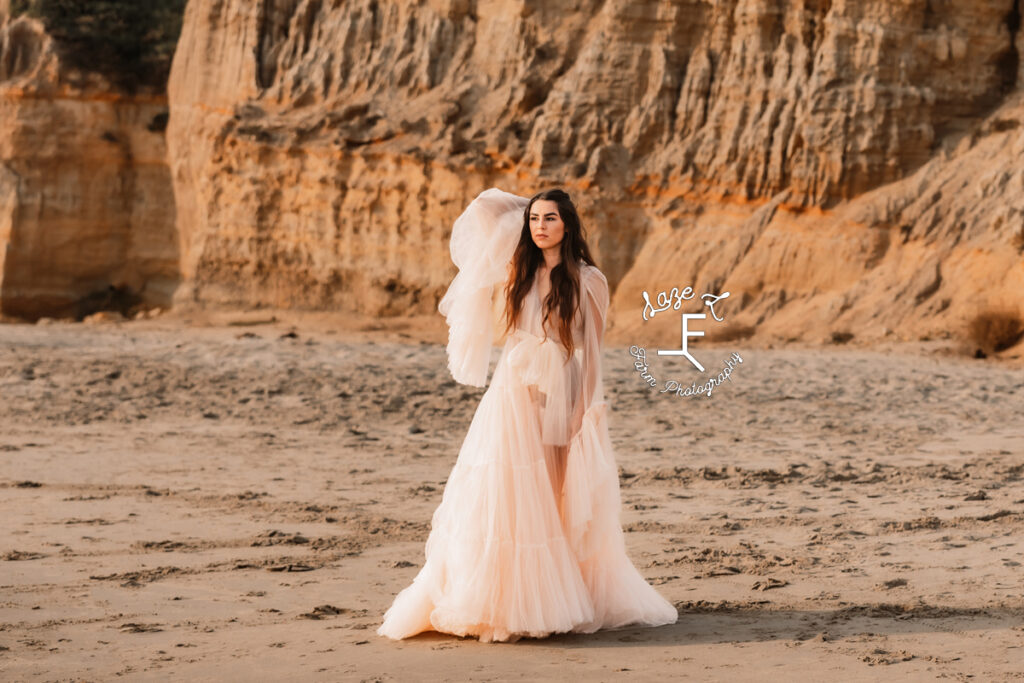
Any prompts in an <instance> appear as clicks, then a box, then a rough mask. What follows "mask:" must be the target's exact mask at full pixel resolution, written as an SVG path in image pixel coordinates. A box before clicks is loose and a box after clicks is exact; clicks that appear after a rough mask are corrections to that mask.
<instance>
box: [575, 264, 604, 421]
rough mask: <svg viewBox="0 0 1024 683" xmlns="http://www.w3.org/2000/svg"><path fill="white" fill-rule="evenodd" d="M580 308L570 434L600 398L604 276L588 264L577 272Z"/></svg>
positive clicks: (602, 398) (601, 394)
mask: <svg viewBox="0 0 1024 683" xmlns="http://www.w3.org/2000/svg"><path fill="white" fill-rule="evenodd" d="M581 280H582V282H581V285H582V292H581V293H580V298H581V304H580V308H581V311H582V315H583V348H582V349H581V359H580V370H581V373H580V374H581V380H582V381H581V385H582V389H581V394H580V396H579V397H578V398H577V400H576V404H575V409H574V412H573V418H572V421H571V423H570V424H571V425H572V431H571V433H572V434H576V433H577V432H579V430H580V426H581V425H582V422H583V416H584V415H585V414H586V412H587V411H588V410H590V408H591V406H593V405H595V404H598V403H602V402H603V401H604V390H603V386H602V381H601V349H602V347H603V346H604V328H605V319H606V317H607V315H608V303H609V293H608V280H607V279H606V278H605V276H604V273H602V272H601V271H600V270H598V269H597V268H595V267H594V266H591V265H586V266H584V267H583V270H582V273H581Z"/></svg>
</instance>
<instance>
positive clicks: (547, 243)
mask: <svg viewBox="0 0 1024 683" xmlns="http://www.w3.org/2000/svg"><path fill="white" fill-rule="evenodd" d="M530 235H531V236H532V237H533V243H534V244H536V245H537V246H538V247H540V248H541V249H550V248H552V247H557V246H558V245H559V244H561V243H562V237H564V236H565V224H564V223H563V222H562V217H561V216H560V215H558V204H556V203H555V202H553V201H551V200H550V199H538V200H537V201H535V202H534V203H533V206H531V207H530Z"/></svg>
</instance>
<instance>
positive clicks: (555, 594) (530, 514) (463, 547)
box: [377, 345, 677, 642]
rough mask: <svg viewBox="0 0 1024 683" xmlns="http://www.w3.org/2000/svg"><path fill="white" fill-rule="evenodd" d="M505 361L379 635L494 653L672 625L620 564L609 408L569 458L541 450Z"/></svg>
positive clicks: (529, 396) (576, 441) (669, 611)
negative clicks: (494, 647) (461, 639)
mask: <svg viewBox="0 0 1024 683" xmlns="http://www.w3.org/2000/svg"><path fill="white" fill-rule="evenodd" d="M510 349H514V345H506V347H505V349H504V350H503V351H502V354H501V359H500V360H499V363H498V367H497V369H496V370H495V375H494V378H493V380H492V382H491V385H490V386H489V387H488V389H487V391H486V392H485V393H484V395H483V398H482V399H481V401H480V405H479V406H478V407H477V410H476V413H475V414H474V416H473V419H472V422H471V423H470V426H469V431H468V432H467V434H466V437H465V440H464V441H463V444H462V447H461V449H460V451H459V456H458V459H457V460H456V463H455V466H454V468H453V469H452V471H451V474H450V475H449V477H448V481H447V483H446V485H445V489H444V493H443V495H442V499H441V503H440V505H438V507H437V509H436V510H435V511H434V514H433V517H432V520H431V531H430V534H429V536H428V538H427V542H426V549H425V555H426V561H425V563H424V565H423V567H422V568H421V569H420V571H419V573H418V574H417V575H416V577H415V579H414V580H413V582H412V584H411V585H409V586H408V587H406V588H405V589H403V590H402V591H401V592H400V593H399V594H398V595H397V596H396V597H395V599H394V602H393V603H392V605H391V607H390V608H389V609H388V610H387V611H386V612H385V614H384V620H383V623H382V625H381V626H380V627H379V628H378V629H377V633H378V634H379V635H382V636H387V637H389V638H394V639H402V638H407V637H409V636H412V635H415V634H417V633H420V632H422V631H428V630H434V631H440V632H443V633H450V634H454V635H459V636H475V637H477V638H479V639H480V640H481V641H484V642H490V641H514V640H517V639H519V638H520V637H524V636H529V637H537V638H539V637H544V636H547V635H550V634H552V633H564V632H577V633H592V632H594V631H597V630H598V629H601V628H615V627H619V626H625V625H628V624H642V625H648V626H658V625H663V624H670V623H674V622H675V621H676V618H677V612H676V609H675V608H674V607H673V606H672V605H671V604H670V603H669V602H668V601H666V600H665V599H664V598H663V597H662V596H661V595H660V594H658V593H657V591H656V590H655V589H654V588H653V587H652V586H651V585H650V584H648V583H647V582H646V581H645V580H644V579H643V577H642V576H641V575H640V573H639V572H638V571H637V570H636V568H635V567H634V566H633V564H632V562H631V561H630V560H629V557H628V556H627V554H626V548H625V543H624V539H623V535H622V529H621V524H620V519H619V508H620V498H619V485H618V470H617V467H616V465H615V460H614V455H613V453H612V450H611V444H610V442H609V439H608V434H607V426H606V423H605V412H606V406H605V404H604V403H601V404H598V405H595V406H592V407H591V409H590V410H588V411H587V413H586V414H585V415H584V419H583V427H582V429H581V430H580V431H579V433H578V434H577V436H576V437H575V438H573V440H572V441H571V443H570V444H569V445H568V447H557V446H551V445H546V444H544V443H543V440H542V431H543V430H542V421H543V416H542V413H543V411H542V406H540V405H539V404H538V402H537V400H536V399H535V398H534V396H535V395H536V391H533V392H531V387H530V386H529V385H527V384H525V383H524V382H523V381H522V380H521V377H520V374H519V373H517V372H516V371H515V369H514V367H513V366H512V364H510V363H509V362H508V357H509V351H510ZM513 360H514V357H513ZM566 451H568V453H567V452H566Z"/></svg>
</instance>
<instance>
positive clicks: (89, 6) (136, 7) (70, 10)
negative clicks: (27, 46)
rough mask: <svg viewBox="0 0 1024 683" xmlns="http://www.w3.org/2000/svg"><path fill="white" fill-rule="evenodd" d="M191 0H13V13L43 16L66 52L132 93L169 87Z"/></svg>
mask: <svg viewBox="0 0 1024 683" xmlns="http://www.w3.org/2000/svg"><path fill="white" fill-rule="evenodd" d="M185 2H186V0H12V2H11V15H12V16H17V15H19V14H22V13H25V14H28V15H29V16H32V17H36V18H37V19H40V20H42V22H43V23H44V24H45V25H46V30H47V31H48V32H49V33H50V35H52V36H53V37H54V39H55V40H56V41H57V43H58V45H59V46H60V50H61V52H62V56H63V57H64V59H66V60H67V61H68V62H69V63H70V64H72V65H74V66H76V67H77V68H79V69H81V70H83V71H92V72H97V73H100V74H102V75H103V76H105V77H106V78H108V79H109V80H110V81H111V82H112V83H113V84H114V85H115V86H117V87H119V88H122V89H124V90H126V91H127V92H129V93H134V92H136V91H137V90H138V89H139V88H157V89H160V90H163V89H165V88H166V85H167V76H168V74H169V73H170V68H171V58H172V57H173V56H174V48H175V45H176V44H177V42H178V36H179V34H180V33H181V23H182V18H183V16H184V13H185Z"/></svg>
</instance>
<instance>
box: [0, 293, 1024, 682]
mask: <svg viewBox="0 0 1024 683" xmlns="http://www.w3.org/2000/svg"><path fill="white" fill-rule="evenodd" d="M270 315H271V314H269V313H253V314H250V315H247V316H237V315H236V316H231V315H228V314H225V315H222V316H219V317H218V316H203V317H198V316H192V317H183V316H182V315H177V314H176V315H174V316H164V317H161V318H157V319H154V320H143V321H134V322H125V323H106V324H99V325H83V324H75V323H63V322H57V323H52V324H42V325H13V324H7V325H0V342H2V343H0V425H2V430H0V488H2V491H3V495H2V496H0V514H2V517H3V519H4V532H5V533H4V534H3V540H2V542H0V678H3V679H4V680H18V681H22V680H25V681H34V680H114V679H118V678H124V679H128V680H168V679H172V678H173V679H185V678H187V679H188V680H193V681H204V680H367V681H378V680H381V681H391V680H394V681H408V680H519V679H522V680H538V679H548V678H552V679H553V678H559V679H561V678H565V677H566V676H568V675H571V676H574V677H577V678H580V679H583V680H602V681H604V680H636V679H655V678H657V679H665V678H667V677H672V678H679V677H682V676H691V677H694V678H696V679H700V680H722V681H741V680H765V679H766V678H771V679H777V680H787V679H788V680H828V679H831V680H844V681H859V680H877V679H879V678H896V677H899V678H900V679H901V680H911V681H913V680H928V681H930V680H935V679H937V678H950V679H956V680H966V679H967V678H969V677H970V678H972V679H973V680H986V681H988V680H992V681H1002V680H1019V679H1020V678H1021V677H1024V647H1022V644H1024V582H1022V580H1021V576H1022V572H1021V564H1022V563H1024V553H1022V551H1024V482H1022V477H1024V368H1022V367H1020V364H1019V363H1017V364H1010V363H1006V362H996V361H992V360H974V359H969V358H963V357H958V356H956V355H955V353H954V352H953V350H951V349H950V348H949V347H948V346H943V343H942V342H934V343H931V344H929V343H914V344H902V345H901V344H895V343H894V344H892V345H890V346H888V347H885V348H877V349H874V350H871V349H857V348H844V347H830V348H785V349H768V348H749V347H748V346H747V345H745V342H743V341H737V342H733V343H724V344H721V345H720V346H719V347H714V348H710V347H709V349H708V350H706V351H705V353H706V354H707V356H708V357H709V358H711V359H716V358H717V357H718V356H721V357H722V358H725V357H727V356H728V355H729V354H730V353H733V352H736V353H739V354H740V355H741V356H742V358H743V363H742V364H739V365H738V366H737V367H736V369H735V371H734V373H733V375H732V378H731V381H729V382H726V383H724V384H723V385H722V386H721V387H718V388H716V389H715V393H714V395H713V396H712V397H711V398H708V397H696V398H694V397H686V398H684V397H676V396H668V395H664V394H659V393H656V391H655V390H652V389H651V388H650V387H648V386H646V385H645V384H643V383H642V382H641V380H640V378H639V377H638V375H637V373H636V371H635V370H634V368H633V365H632V360H633V359H632V358H630V357H629V354H628V351H627V349H626V348H625V347H618V346H609V348H607V349H606V351H605V357H604V368H605V373H606V377H605V381H606V387H605V388H606V393H607V395H608V399H609V402H610V404H611V406H612V412H611V415H610V428H611V433H612V439H613V443H614V445H615V448H616V453H617V457H618V463H619V467H620V473H621V478H620V481H621V486H622V502H623V507H622V520H623V525H624V528H625V530H626V531H627V534H626V542H627V546H628V549H629V553H630V556H631V557H632V558H633V560H634V563H635V564H636V566H637V567H638V569H640V571H641V573H642V574H643V575H644V576H645V577H647V578H648V580H649V581H651V582H652V583H654V584H656V585H657V586H658V588H659V590H660V591H662V593H663V594H664V595H665V596H666V598H668V599H669V600H670V601H672V602H673V603H674V604H675V605H676V606H677V607H678V609H679V615H680V616H679V621H678V623H677V624H675V625H672V626H668V627H662V628H657V629H644V628H629V627H627V628H623V629H619V630H614V631H603V632H599V633H597V634H593V635H556V636H552V637H550V638H547V639H543V640H533V639H527V640H521V641H519V642H518V643H514V644H508V643H496V644H483V643H479V642H477V641H475V640H473V639H460V638H457V637H454V636H448V635H443V634H437V633H426V634H422V635H420V636H418V637H416V638H412V639H409V640H405V641H402V642H394V641H391V640H388V639H385V638H381V637H379V636H377V635H376V634H375V633H374V629H376V627H377V625H378V624H379V623H380V619H381V615H382V613H383V611H384V610H385V609H386V608H387V607H388V605H390V603H391V600H392V599H393V597H394V595H395V593H396V592H397V591H398V590H400V589H401V588H403V587H404V586H406V585H407V584H408V583H409V582H410V581H411V580H412V577H413V576H414V575H415V574H416V572H417V571H418V569H419V566H420V565H421V563H422V560H423V543H424V541H425V540H426V536H427V533H428V531H429V520H430V515H431V513H432V511H433V509H434V508H435V507H436V506H437V504H438V503H439V502H440V499H441V494H442V491H443V488H444V482H445V479H446V477H447V475H448V473H449V471H450V469H451V467H452V465H453V463H454V461H455V457H456V455H457V453H458V448H459V445H460V444H461V441H462V437H463V436H464V434H465V430H466V428H467V427H468V425H469V421H470V418H471V417H472V414H473V410H474V409H475V407H476V404H477V402H478V400H479V398H480V396H481V395H482V393H483V389H477V388H473V387H466V386H463V385H458V384H456V383H455V382H454V381H452V380H451V378H450V377H449V376H448V373H447V370H446V367H445V356H444V348H443V346H442V345H441V344H439V343H438V342H439V341H441V339H442V338H443V337H441V336H440V335H441V334H442V331H440V330H439V329H438V328H437V326H436V325H434V326H433V327H429V328H425V329H424V330H423V331H422V334H420V333H415V334H413V333H410V332H409V331H408V330H406V331H402V330H401V329H398V330H394V329H393V330H391V331H372V330H371V331H367V332H363V333H354V332H351V331H343V330H342V329H341V327H340V326H339V325H337V324H335V323H334V322H332V321H331V320H330V319H329V318H327V317H310V316H307V317H302V316H292V317H291V318H290V319H288V316H280V315H278V314H275V317H276V322H268V321H269V320H270ZM231 323H236V324H231ZM238 323H242V324H238Z"/></svg>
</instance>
